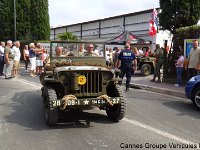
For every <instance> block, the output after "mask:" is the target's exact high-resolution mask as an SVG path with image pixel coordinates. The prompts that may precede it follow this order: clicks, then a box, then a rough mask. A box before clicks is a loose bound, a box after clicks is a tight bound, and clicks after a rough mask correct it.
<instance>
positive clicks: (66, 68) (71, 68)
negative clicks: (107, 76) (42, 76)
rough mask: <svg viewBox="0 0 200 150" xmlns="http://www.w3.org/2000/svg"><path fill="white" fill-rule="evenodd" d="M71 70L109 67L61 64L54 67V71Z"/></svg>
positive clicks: (105, 69) (100, 69) (103, 69)
mask: <svg viewBox="0 0 200 150" xmlns="http://www.w3.org/2000/svg"><path fill="white" fill-rule="evenodd" d="M73 70H79V71H82V70H83V71H91V70H99V71H110V70H109V69H107V68H105V67H97V66H62V67H56V68H55V70H54V72H60V71H73Z"/></svg>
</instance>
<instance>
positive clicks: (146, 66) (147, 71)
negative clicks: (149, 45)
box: [141, 64, 151, 76]
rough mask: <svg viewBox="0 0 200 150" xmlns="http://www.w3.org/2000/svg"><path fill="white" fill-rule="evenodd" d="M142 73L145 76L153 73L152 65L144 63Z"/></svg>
mask: <svg viewBox="0 0 200 150" xmlns="http://www.w3.org/2000/svg"><path fill="white" fill-rule="evenodd" d="M141 74H142V75H143V76H148V75H150V74H151V65H149V64H143V65H142V67H141Z"/></svg>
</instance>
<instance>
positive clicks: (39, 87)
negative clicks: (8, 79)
mask: <svg viewBox="0 0 200 150" xmlns="http://www.w3.org/2000/svg"><path fill="white" fill-rule="evenodd" d="M14 80H16V81H19V82H22V83H25V84H28V85H31V86H32V87H34V88H36V89H41V87H42V86H38V85H36V83H34V82H30V81H28V80H25V79H20V78H16V79H14Z"/></svg>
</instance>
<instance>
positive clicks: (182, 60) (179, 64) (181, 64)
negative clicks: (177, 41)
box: [176, 55, 184, 67]
mask: <svg viewBox="0 0 200 150" xmlns="http://www.w3.org/2000/svg"><path fill="white" fill-rule="evenodd" d="M183 63H184V57H183V55H181V56H180V57H179V59H178V60H177V62H176V67H183Z"/></svg>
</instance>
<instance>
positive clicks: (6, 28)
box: [0, 0, 13, 41]
mask: <svg viewBox="0 0 200 150" xmlns="http://www.w3.org/2000/svg"><path fill="white" fill-rule="evenodd" d="M10 6H11V5H10V0H0V21H1V23H0V40H1V41H3V40H8V39H12V38H13V36H12V31H13V29H12V27H13V25H12V18H11V16H13V14H12V11H11V7H10ZM12 6H13V5H12Z"/></svg>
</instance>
